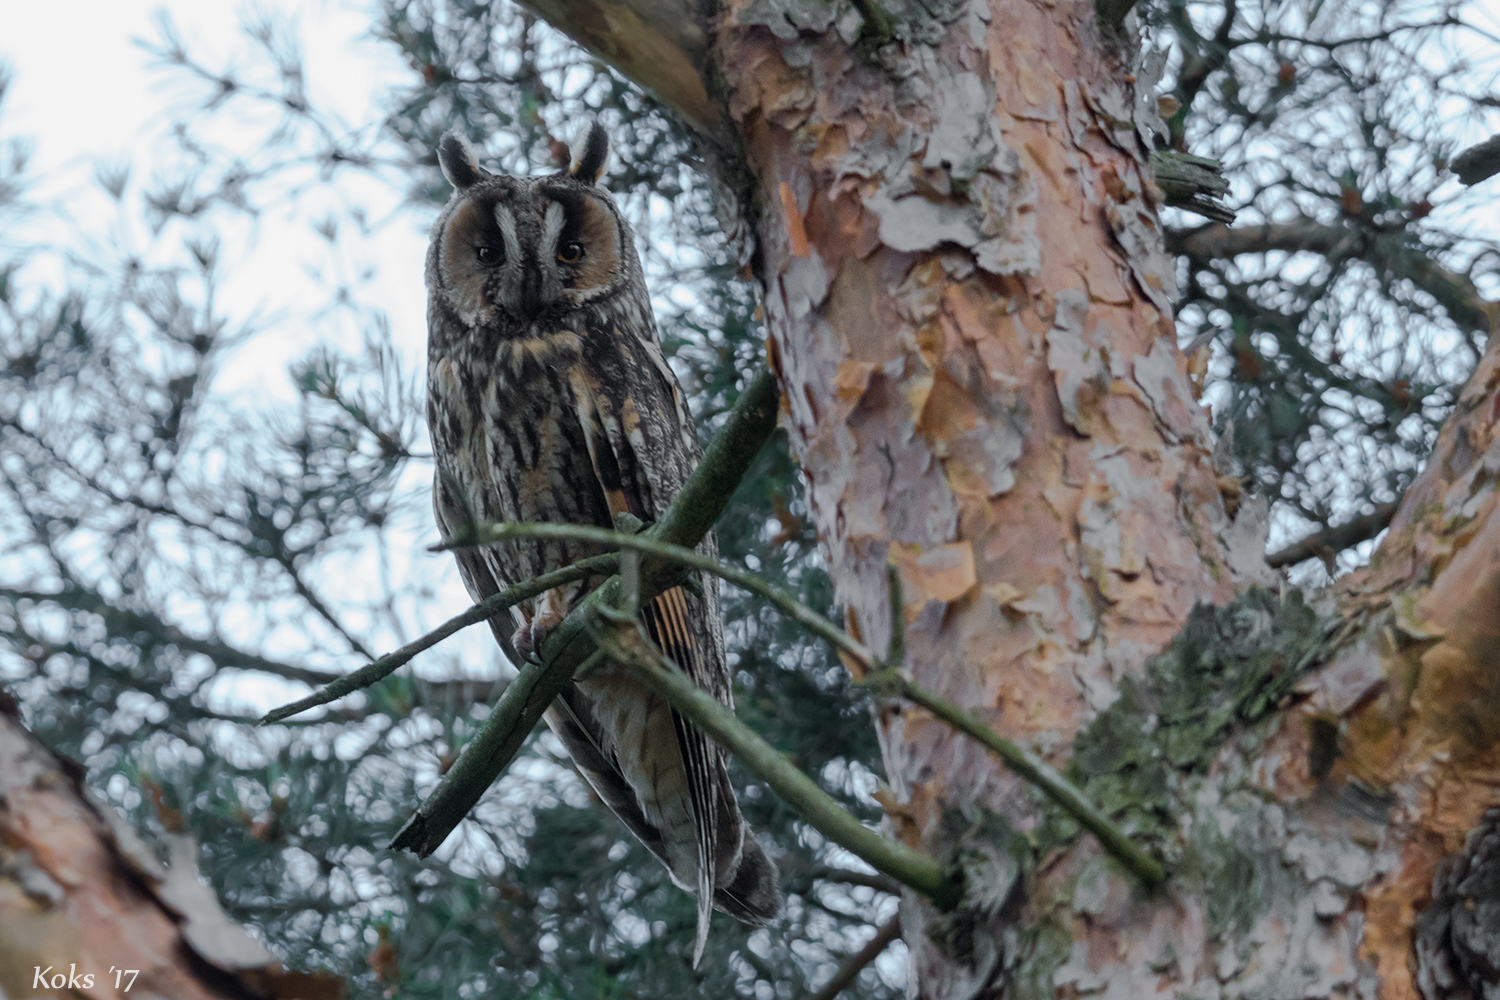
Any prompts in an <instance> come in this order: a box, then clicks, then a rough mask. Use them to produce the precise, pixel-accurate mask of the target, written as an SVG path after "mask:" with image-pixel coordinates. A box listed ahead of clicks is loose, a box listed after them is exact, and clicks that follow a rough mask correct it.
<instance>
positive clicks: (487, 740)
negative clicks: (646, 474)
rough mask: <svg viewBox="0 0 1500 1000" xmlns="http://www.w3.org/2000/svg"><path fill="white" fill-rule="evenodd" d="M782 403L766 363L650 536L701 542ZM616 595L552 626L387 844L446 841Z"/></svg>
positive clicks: (581, 658) (585, 652)
mask: <svg viewBox="0 0 1500 1000" xmlns="http://www.w3.org/2000/svg"><path fill="white" fill-rule="evenodd" d="M780 402H781V389H780V387H779V386H778V385H777V383H776V376H775V375H774V374H772V373H771V371H770V369H769V368H762V369H761V370H760V371H759V372H758V373H757V374H756V375H755V377H754V378H753V379H751V381H750V383H749V384H748V385H747V386H746V387H745V391H744V392H742V393H741V394H740V398H739V399H738V400H736V401H735V404H734V406H733V408H731V410H730V411H729V419H728V420H727V421H726V422H725V424H724V428H723V429H722V430H721V431H720V432H719V434H718V436H717V437H715V438H714V440H713V441H712V442H711V443H710V444H709V447H708V449H707V451H705V453H704V455H703V459H702V461H700V462H699V463H698V468H696V469H694V470H693V474H692V475H690V476H689V477H688V479H687V482H686V483H684V484H683V488H682V491H681V492H679V493H678V495H677V497H676V499H674V500H673V501H672V504H671V506H669V507H668V508H667V511H666V513H665V514H664V515H663V516H662V518H661V520H660V521H658V522H657V524H656V525H654V526H653V527H652V529H651V531H650V532H649V534H650V536H651V537H652V538H653V539H655V540H658V541H661V542H665V543H670V544H680V545H685V546H693V545H697V544H698V542H699V541H700V540H701V539H702V538H703V536H704V535H706V534H707V533H708V530H709V528H710V527H711V526H712V525H713V522H714V521H716V520H717V519H718V517H719V514H720V513H721V512H722V511H723V509H724V507H725V505H726V504H728V502H729V498H730V496H731V495H733V493H734V491H735V489H736V488H737V487H738V486H739V481H740V477H741V476H742V475H744V470H745V469H747V468H749V466H750V462H751V461H752V460H753V459H754V458H755V456H756V455H757V454H759V452H760V450H761V448H762V447H764V446H765V443H766V441H767V440H768V439H769V438H770V436H771V433H772V432H773V431H774V430H775V429H776V419H777V415H778V413H779V408H780ZM620 537H622V538H628V539H634V538H635V537H636V536H632V535H621V536H620ZM641 576H642V579H641V588H640V597H641V598H642V599H647V598H650V597H653V596H655V594H656V592H657V590H656V589H655V588H657V586H658V583H659V581H657V580H656V579H655V574H654V573H653V572H652V571H651V568H650V567H642V574H641ZM618 592H619V577H611V578H610V579H609V580H607V581H605V582H604V584H603V585H601V586H600V587H599V588H598V589H596V590H595V591H594V592H593V593H591V594H589V595H588V597H586V598H584V600H583V601H582V603H581V604H580V605H579V606H578V607H577V608H574V609H573V611H572V612H571V613H570V614H569V615H568V617H567V618H565V619H564V620H563V622H562V624H560V625H559V626H558V627H557V628H556V629H554V630H553V632H552V634H551V635H550V636H548V637H547V641H546V642H545V643H544V644H543V646H542V648H541V650H540V651H539V653H540V657H539V659H536V660H528V661H527V662H526V664H525V665H524V666H522V668H521V672H520V673H519V674H517V675H516V677H515V679H514V680H512V681H511V682H510V686H509V687H507V688H506V689H505V694H504V695H502V696H501V698H500V702H499V704H497V705H496V706H495V710H494V711H493V712H492V713H491V714H490V717H489V718H488V719H487V720H485V724H484V728H482V729H481V730H480V731H479V733H478V734H477V735H476V736H475V737H474V739H473V740H471V741H470V742H469V744H468V745H467V746H465V747H464V751H463V753H462V754H461V755H460V756H459V758H458V761H457V762H456V763H455V764H454V765H453V767H452V768H450V769H449V771H448V773H447V775H445V776H444V778H443V781H442V782H441V783H440V784H439V785H438V787H437V789H436V790H435V791H434V792H433V793H432V794H431V795H430V796H428V797H427V799H426V801H424V802H423V803H422V804H421V805H420V806H418V807H417V810H416V812H414V813H413V814H412V816H411V818H410V819H408V820H407V821H406V825H405V826H403V827H402V828H401V830H400V831H399V832H397V834H396V836H395V839H393V840H392V841H391V845H390V846H391V847H392V848H393V849H400V848H407V849H409V850H412V851H415V852H417V853H418V854H420V855H422V856H423V857H426V856H427V855H429V854H431V853H432V852H433V851H435V850H436V849H437V848H438V846H439V845H440V844H442V842H443V841H444V840H446V839H447V837H448V834H450V833H451V832H453V828H454V827H455V826H457V825H458V823H459V821H460V820H462V819H463V818H464V816H465V815H467V814H468V812H469V810H470V809H472V808H473V807H474V805H475V803H477V802H478V801H479V798H480V796H482V795H483V794H484V792H485V789H487V788H489V786H490V784H491V783H492V782H493V781H494V780H495V778H497V777H498V776H499V774H500V772H501V771H503V770H505V768H506V766H507V765H508V764H509V763H510V761H511V759H512V758H514V757H515V755H516V752H517V751H518V750H519V749H520V748H521V744H522V743H523V742H524V741H525V739H526V737H527V736H528V735H529V734H530V733H531V730H532V728H533V727H535V726H536V724H537V722H538V720H540V719H541V717H542V713H543V712H545V711H546V710H547V706H548V705H550V704H552V700H553V699H554V698H556V697H557V695H559V694H560V693H562V691H563V690H564V689H565V688H566V687H567V685H568V684H569V683H571V681H572V678H573V674H574V672H575V671H577V670H578V669H579V668H580V667H581V666H582V665H583V664H584V662H585V661H587V660H590V659H591V658H593V656H594V652H595V642H594V640H593V638H592V637H591V636H590V635H589V634H588V628H587V623H588V622H589V621H590V620H591V619H592V617H593V615H594V608H595V607H597V606H598V605H599V603H600V602H601V601H604V602H606V603H608V604H611V605H612V604H614V603H615V602H616V599H617V597H618Z"/></svg>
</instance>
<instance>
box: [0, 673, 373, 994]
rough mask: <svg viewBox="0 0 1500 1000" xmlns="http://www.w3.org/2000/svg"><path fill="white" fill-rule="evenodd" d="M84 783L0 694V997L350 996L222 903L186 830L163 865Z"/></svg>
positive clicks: (174, 841) (177, 837) (78, 770)
mask: <svg viewBox="0 0 1500 1000" xmlns="http://www.w3.org/2000/svg"><path fill="white" fill-rule="evenodd" d="M82 780H83V774H82V769H81V768H80V767H79V766H78V765H77V764H73V763H72V762H70V761H66V760H64V759H62V758H60V757H57V756H54V755H53V754H52V752H51V751H49V750H48V749H47V748H45V747H43V746H42V745H41V744H40V743H38V742H37V740H36V738H35V737H33V736H32V735H31V734H30V733H28V732H27V731H26V730H25V728H24V727H23V726H22V725H21V723H20V719H19V718H18V717H17V715H16V705H15V702H14V701H11V700H10V699H9V697H8V696H7V695H5V694H4V693H3V692H0V997H12V998H15V1000H22V998H26V1000H30V998H32V997H85V996H86V997H90V998H94V997H98V998H104V997H110V998H114V997H124V996H128V995H132V994H133V995H135V996H159V997H172V998H174V1000H256V998H270V997H277V998H284V1000H294V998H302V1000H337V998H339V997H342V996H344V993H345V990H344V982H343V980H341V979H338V978H337V977H335V976H331V975H327V974H324V973H303V972H286V971H284V970H283V969H282V968H281V967H280V965H278V964H277V963H276V961H275V959H274V956H272V955H271V954H270V953H269V952H267V951H266V950H265V949H264V948H262V947H261V946H260V945H259V944H258V943H256V941H255V940H254V939H253V938H251V937H250V935H249V934H247V933H246V932H245V931H244V930H243V929H242V928H241V927H240V926H239V925H237V924H235V923H234V922H233V921H231V920H230V919H229V918H228V917H227V916H226V915H225V914H224V912H223V911H222V910H221V909H219V904H218V901H217V900H216V899H215V898H214V894H213V890H211V889H210V888H209V887H208V886H207V885H205V884H203V883H202V882H201V881H199V879H198V872H197V867H196V862H197V847H196V845H195V844H194V842H193V841H192V839H191V838H188V837H186V836H184V835H181V834H177V835H171V836H169V837H168V838H167V841H168V843H170V844H171V845H172V855H173V864H172V866H171V867H170V868H166V867H163V866H162V864H161V863H160V862H159V861H158V860H157V859H156V857H155V855H153V854H152V853H151V852H150V851H149V850H148V849H147V848H146V847H145V845H143V844H142V843H141V842H140V841H139V840H137V839H136V837H135V835H134V833H133V832H132V831H131V830H130V828H129V826H128V825H127V824H125V823H124V822H123V821H121V820H120V819H119V818H118V817H116V816H115V815H114V814H113V811H112V810H111V809H110V807H108V806H103V807H100V806H98V805H96V804H94V803H93V802H91V801H89V799H88V798H87V795H86V793H85V791H84V789H83V784H82Z"/></svg>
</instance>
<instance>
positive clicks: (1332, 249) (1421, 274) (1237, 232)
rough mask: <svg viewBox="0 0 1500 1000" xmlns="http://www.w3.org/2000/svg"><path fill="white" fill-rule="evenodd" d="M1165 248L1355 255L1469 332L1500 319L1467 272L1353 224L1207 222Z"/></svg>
mask: <svg viewBox="0 0 1500 1000" xmlns="http://www.w3.org/2000/svg"><path fill="white" fill-rule="evenodd" d="M1167 249H1168V251H1170V252H1171V253H1174V254H1185V255H1186V256H1188V257H1193V258H1195V259H1197V260H1199V261H1203V262H1207V261H1209V260H1212V259H1215V258H1219V259H1227V258H1230V257H1236V256H1238V255H1239V254H1243V253H1267V252H1269V251H1272V250H1284V251H1286V252H1288V253H1296V252H1297V251H1299V250H1307V251H1310V252H1312V253H1317V254H1323V255H1325V256H1328V255H1338V256H1342V257H1355V258H1358V259H1360V260H1363V261H1365V262H1366V263H1368V264H1369V265H1370V266H1372V267H1374V268H1375V269H1376V270H1379V271H1383V272H1388V273H1390V274H1393V275H1395V276H1397V277H1402V278H1406V279H1407V280H1409V281H1410V282H1411V283H1412V284H1414V285H1416V286H1417V287H1418V288H1420V289H1421V290H1422V291H1424V292H1426V293H1427V294H1428V295H1431V296H1432V297H1433V298H1434V299H1436V300H1437V303H1438V304H1439V305H1441V306H1442V307H1443V308H1444V309H1446V310H1447V312H1448V315H1449V316H1450V317H1452V319H1453V322H1454V323H1456V324H1458V325H1459V326H1460V327H1461V328H1463V329H1465V330H1482V331H1484V332H1485V333H1489V332H1490V331H1491V330H1492V329H1493V328H1494V326H1495V322H1496V319H1497V317H1500V304H1497V303H1494V302H1490V301H1489V300H1487V299H1485V298H1483V297H1482V296H1481V295H1480V294H1479V291H1478V289H1476V288H1475V287H1474V283H1473V282H1472V281H1470V280H1469V278H1468V277H1467V276H1466V275H1462V274H1457V273H1455V272H1453V271H1450V270H1448V269H1447V268H1445V267H1443V266H1442V265H1441V264H1439V263H1437V262H1436V261H1434V260H1433V259H1432V258H1430V257H1428V256H1427V255H1425V254H1423V253H1421V252H1420V251H1417V250H1415V249H1413V248H1411V247H1409V246H1407V245H1406V244H1405V243H1404V242H1402V241H1401V240H1400V239H1399V238H1397V234H1371V233H1365V232H1361V231H1360V230H1358V229H1355V228H1352V227H1350V226H1342V225H1325V224H1323V223H1321V222H1315V221H1313V220H1312V219H1303V220H1301V221H1299V222H1288V223H1275V224H1266V225H1261V226H1236V227H1234V228H1233V229H1231V228H1230V227H1228V226H1225V225H1208V226H1203V227H1200V228H1198V229H1192V230H1180V229H1177V230H1168V231H1167Z"/></svg>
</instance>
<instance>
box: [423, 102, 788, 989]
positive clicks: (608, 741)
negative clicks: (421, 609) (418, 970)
mask: <svg viewBox="0 0 1500 1000" xmlns="http://www.w3.org/2000/svg"><path fill="white" fill-rule="evenodd" d="M608 155H609V139H608V136H607V135H606V133H605V131H604V129H603V128H601V127H600V126H599V125H598V124H597V123H596V124H594V125H593V126H592V128H591V129H590V130H589V133H588V136H587V138H586V139H585V140H584V142H583V143H582V145H581V147H580V149H579V151H578V153H577V155H576V156H575V158H574V163H573V166H572V168H571V169H570V170H568V171H566V172H564V173H560V174H556V175H552V176H546V177H535V178H530V177H510V176H504V175H499V174H494V173H491V172H489V171H487V170H485V169H483V168H482V167H480V166H479V164H478V162H477V160H476V158H475V155H474V151H473V149H472V148H471V147H470V146H469V144H468V142H466V141H465V140H464V139H463V137H462V136H460V135H458V134H457V133H456V132H449V133H447V134H446V135H444V136H443V138H442V141H441V143H440V144H439V146H438V162H439V164H440V165H441V167H442V170H443V174H444V176H446V177H447V178H448V181H449V182H450V183H451V184H452V185H453V188H454V192H453V196H452V198H451V199H450V200H449V202H448V205H447V207H446V208H444V210H443V212H442V214H441V215H439V216H438V220H437V222H436V223H435V224H434V226H433V230H432V246H431V248H430V249H429V251H428V254H427V289H428V306H427V329H428V347H427V362H428V377H427V420H428V424H429V427H430V430H431V434H432V444H433V453H434V457H435V460H436V465H437V474H436V480H435V483H434V487H433V507H434V509H435V512H436V515H437V522H438V527H439V529H440V530H441V531H442V533H443V535H444V537H451V536H452V534H453V533H454V532H456V531H458V530H460V529H461V528H462V527H463V526H464V525H466V524H468V523H470V522H471V521H473V520H474V519H478V520H482V521H561V522H569V523H574V524H588V525H598V526H601V527H612V526H613V525H614V523H615V515H617V514H630V515H633V516H634V517H636V518H639V519H640V520H641V521H643V522H646V523H650V522H652V521H653V520H655V519H656V518H657V517H658V516H660V515H661V514H662V513H663V512H664V511H665V509H666V507H667V505H668V504H669V503H670V502H671V500H672V498H673V497H674V496H676V494H677V492H678V490H679V489H680V487H681V486H682V482H683V480H684V479H685V478H686V477H687V475H688V473H689V472H691V471H692V469H693V467H694V466H695V465H696V464H697V461H698V456H699V449H698V439H697V435H696V433H695V431H694V429H693V422H692V420H691V419H690V418H689V415H688V411H687V407H686V405H685V403H684V400H683V395H682V390H681V387H680V386H679V385H678V383H677V378H676V376H675V375H674V374H673V372H672V369H671V368H670V367H669V366H668V365H667V362H666V359H665V357H664V356H663V355H662V351H661V345H660V343H659V341H658V338H657V332H656V323H655V320H654V319H653V317H652V313H651V303H650V299H649V296H648V294H647V291H646V286H645V281H644V279H643V276H642V272H641V263H640V259H639V257H638V256H637V255H636V250H635V243H634V238H633V236H632V234H631V231H630V227H629V226H628V225H627V224H626V222H625V219H624V218H623V217H622V216H621V215H620V211H619V209H618V208H617V207H616V205H615V202H614V199H613V198H611V197H610V195H609V193H608V192H607V191H605V190H604V189H603V188H601V187H600V186H599V184H598V179H599V177H600V176H601V175H602V174H603V170H604V165H605V161H606V160H607V158H608ZM699 550H700V551H702V552H706V553H714V552H715V551H716V545H715V543H714V540H713V537H712V536H711V535H710V536H709V537H708V538H707V539H706V540H705V541H704V542H703V544H702V545H700V546H699ZM596 552H597V549H596V548H594V547H591V546H588V545H585V544H581V543H576V542H560V541H546V542H543V541H520V542H504V543H501V544H498V545H494V546H490V547H487V548H483V549H467V550H462V551H460V552H459V554H458V564H459V569H460V571H461V573H462V575H463V578H464V583H465V584H466V585H467V586H468V589H469V592H470V594H472V595H473V596H474V598H475V599H476V600H481V599H483V598H485V597H487V596H489V595H491V594H494V593H496V592H497V591H498V590H500V589H502V588H504V587H507V586H509V585H511V584H514V583H517V582H519V581H522V580H526V579H528V578H530V577H533V576H536V575H538V574H540V573H545V572H548V571H550V570H554V569H558V568H561V567H563V566H565V565H568V564H569V563H572V562H576V561H577V560H579V559H581V558H584V557H587V556H590V555H593V554H595V553H596ZM699 582H700V586H699V587H697V588H691V589H688V588H683V587H675V588H673V589H671V590H668V591H666V592H665V593H663V594H661V595H660V596H659V597H657V598H655V599H654V600H653V601H651V602H650V603H649V604H648V605H647V606H646V607H645V608H643V609H642V618H643V620H644V622H645V624H646V628H647V630H648V632H649V633H650V634H651V636H652V638H653V639H654V640H655V641H656V642H657V644H658V645H660V646H661V648H662V649H663V651H665V652H666V653H667V655H668V656H670V657H671V658H672V660H673V661H674V662H676V663H677V664H678V665H679V666H681V667H682V669H683V670H685V671H686V672H687V673H688V674H689V675H690V676H691V677H692V678H693V679H694V681H695V682H696V683H697V684H698V685H699V686H700V687H701V688H703V689H705V690H706V691H708V692H710V693H711V694H713V695H714V697H716V698H717V699H718V700H719V701H721V702H723V703H724V704H725V705H732V704H733V702H732V696H731V693H730V678H729V672H728V667H727V665H726V660H725V655H724V637H723V623H722V619H721V614H720V610H719V598H718V590H717V586H716V581H714V580H712V579H708V580H700V581H699ZM598 583H599V581H598V580H592V581H585V582H582V583H580V584H575V585H573V586H572V587H566V588H559V589H558V590H555V591H552V592H549V593H547V594H545V595H543V596H542V597H540V598H538V599H537V600H536V601H534V602H528V603H526V604H524V605H519V606H517V607H516V608H515V609H514V613H515V622H514V625H515V627H516V629H515V633H514V636H511V635H510V634H509V629H508V628H503V627H502V626H501V625H500V624H499V623H498V622H493V621H492V623H491V624H492V625H493V626H494V628H495V633H496V636H497V638H498V639H499V640H500V642H501V645H502V646H506V645H507V644H508V640H510V644H512V645H513V648H519V649H521V650H522V653H523V655H524V654H525V652H527V651H529V650H531V649H532V648H534V647H536V646H538V645H540V642H541V640H542V638H543V637H544V636H545V635H546V633H547V631H548V630H549V629H551V628H552V627H553V626H555V625H556V624H557V623H558V622H559V621H561V619H562V618H563V617H564V616H565V615H566V614H567V612H568V611H569V610H571V608H572V607H573V606H575V605H576V604H577V603H578V601H579V600H580V599H581V597H582V596H583V595H584V594H586V593H587V592H588V590H589V589H590V588H592V587H593V586H596V585H597V584H598ZM546 718H547V722H548V724H549V725H550V726H551V727H552V729H553V731H555V732H556V733H557V735H558V736H559V737H560V738H561V739H562V742H563V744H564V745H565V746H566V747H567V749H568V752H569V753H570V754H571V755H572V757H573V762H574V763H575V764H576V765H577V767H578V770H579V771H580V772H582V774H583V776H584V777H585V778H586V779H587V780H588V782H589V784H591V785H592V786H593V787H594V789H595V791H597V792H598V793H599V797H600V798H602V799H603V800H604V802H605V803H606V804H607V805H608V806H609V807H610V808H611V809H612V810H614V812H615V814H616V815H618V816H619V817H620V819H621V820H623V821H624V823H625V825H626V826H627V827H629V828H630V830H631V832H632V833H634V834H635V835H636V836H637V837H638V838H640V840H641V842H642V843H643V844H645V845H646V847H647V848H649V849H650V850H651V852H652V853H653V854H655V855H656V856H657V857H658V858H659V859H661V862H662V863H663V864H664V865H666V867H667V870H668V871H669V872H670V873H671V876H672V880H673V881H674V882H676V883H677V884H678V885H679V886H681V887H683V888H684V889H687V890H688V891H690V892H693V893H695V894H696V895H697V897H698V935H697V940H696V942H695V947H694V953H693V960H694V964H696V963H697V961H698V959H699V958H700V957H701V955H702V951H703V945H704V942H705V940H706V937H707V932H708V922H709V916H710V913H711V907H714V906H717V907H718V908H719V909H721V910H724V911H725V912H727V913H730V914H733V915H734V916H736V917H738V918H740V919H741V920H745V921H747V922H750V923H753V924H762V923H764V922H766V921H767V920H770V919H772V918H773V917H775V916H776V915H777V914H778V913H779V912H780V909H781V898H782V897H781V888H780V883H779V875H778V872H777V870H776V865H775V864H774V863H773V862H772V861H771V860H770V859H769V858H767V857H766V855H765V853H764V852H763V851H762V850H761V847H760V845H759V844H758V843H757V842H756V840H755V837H754V835H753V834H752V833H751V832H750V828H749V825H748V824H747V823H746V822H745V821H744V818H743V817H742V816H741V814H740V809H739V804H738V803H737V802H736V800H735V796H734V790H733V788H732V787H731V785H730V782H729V773H728V771H727V769H726V767H725V762H724V758H723V752H722V751H721V750H720V749H719V747H718V746H717V745H715V744H714V743H713V742H712V741H711V740H709V739H708V738H707V737H705V736H704V735H703V734H702V733H701V732H699V731H698V730H697V729H696V728H694V727H693V726H692V725H690V724H689V723H687V722H686V721H685V720H684V719H682V718H681V717H680V716H679V715H678V714H677V713H676V712H674V711H673V710H672V708H671V706H670V705H668V704H667V703H666V702H665V701H663V700H661V699H660V698H658V697H657V696H655V695H654V694H652V693H651V692H650V691H648V690H647V689H646V688H644V687H642V686H641V685H639V684H637V683H635V682H633V681H632V680H631V679H630V678H629V677H628V676H626V675H625V673H624V672H623V671H622V670H619V669H617V668H614V667H612V666H605V667H603V668H602V669H599V670H595V671H593V672H591V673H590V674H589V675H588V676H587V677H586V678H584V679H580V680H578V681H577V682H575V683H574V684H573V685H572V687H571V688H569V690H568V691H566V692H565V693H564V694H563V695H561V696H560V697H559V698H558V699H557V701H556V702H555V703H554V704H553V705H552V706H551V708H549V709H548V712H547V716H546Z"/></svg>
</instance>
